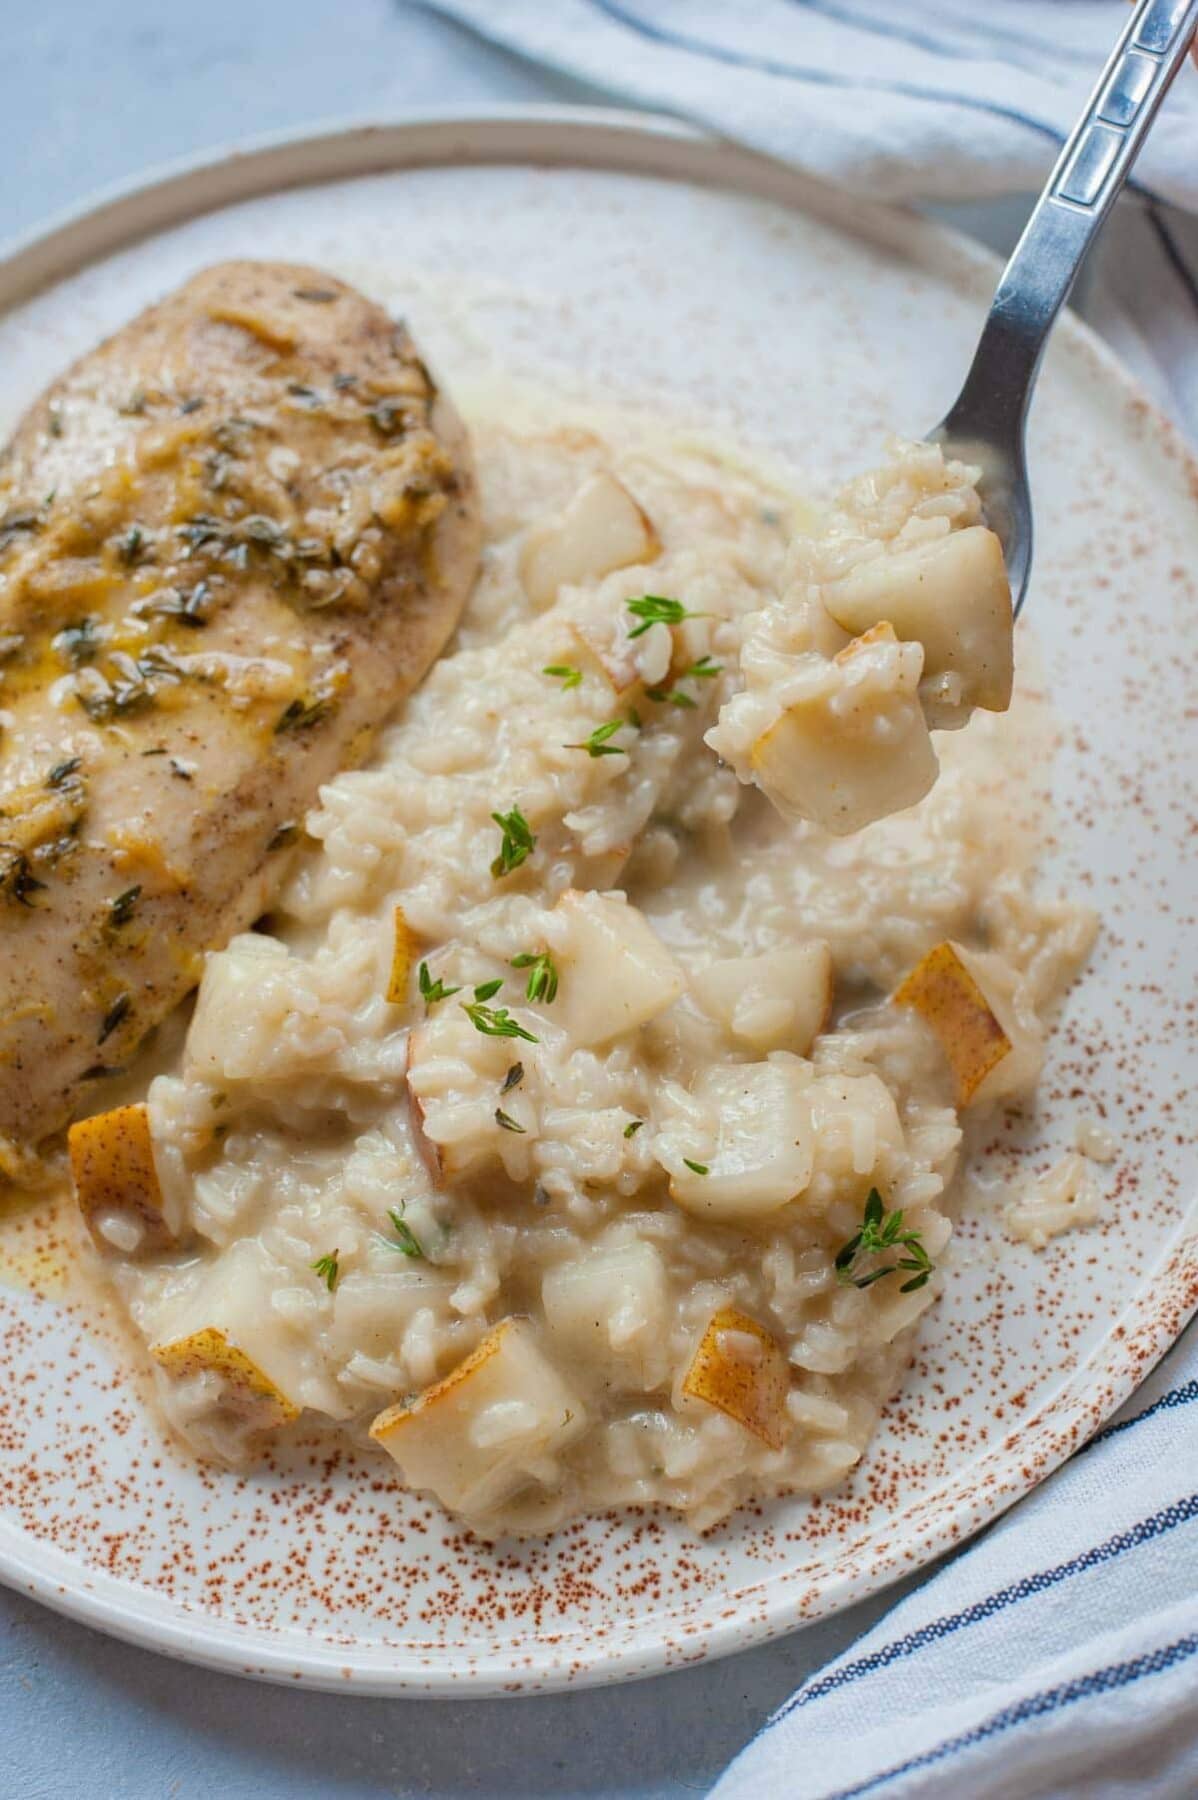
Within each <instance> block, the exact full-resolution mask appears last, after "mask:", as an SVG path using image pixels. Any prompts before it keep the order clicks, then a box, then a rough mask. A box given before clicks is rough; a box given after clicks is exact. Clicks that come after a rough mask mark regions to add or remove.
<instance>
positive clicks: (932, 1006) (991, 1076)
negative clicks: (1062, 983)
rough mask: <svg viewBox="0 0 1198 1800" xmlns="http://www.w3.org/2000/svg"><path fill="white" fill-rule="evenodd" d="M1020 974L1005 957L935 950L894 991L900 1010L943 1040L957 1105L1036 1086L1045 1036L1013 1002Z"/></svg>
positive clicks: (945, 947) (947, 946)
mask: <svg viewBox="0 0 1198 1800" xmlns="http://www.w3.org/2000/svg"><path fill="white" fill-rule="evenodd" d="M1014 988H1015V974H1014V971H1013V970H1012V969H1011V968H1010V967H1009V965H1008V964H1006V963H1005V962H1003V960H1002V958H1001V957H999V956H995V955H992V954H986V953H984V952H981V951H976V950H965V949H963V948H962V946H961V945H960V944H954V943H951V942H947V943H943V944H937V945H936V947H935V949H934V950H929V952H928V954H927V955H926V956H925V957H924V959H923V961H922V962H921V963H917V964H916V966H915V968H914V969H912V971H911V973H910V974H909V975H908V976H907V978H906V980H905V981H903V982H901V983H900V985H899V986H898V987H897V988H896V990H895V992H894V996H893V998H894V1003H895V1005H896V1006H909V1007H911V1008H912V1009H913V1010H914V1011H915V1012H917V1013H919V1015H920V1017H921V1018H923V1019H926V1021H927V1023H928V1024H929V1025H930V1026H931V1028H932V1030H933V1031H934V1032H935V1034H936V1036H937V1037H938V1038H939V1040H940V1046H941V1049H942V1050H943V1051H944V1054H945V1057H946V1058H947V1060H948V1064H949V1067H950V1068H951V1070H952V1073H953V1079H954V1081H955V1083H956V1089H957V1104H958V1105H959V1106H970V1105H978V1104H980V1103H982V1102H988V1101H992V1100H1001V1099H1006V1098H1009V1097H1010V1096H1012V1095H1014V1094H1017V1093H1025V1092H1027V1091H1028V1090H1029V1089H1030V1088H1032V1087H1034V1086H1035V1083H1036V1080H1037V1078H1038V1076H1039V1074H1040V1068H1041V1064H1042V1062H1043V1059H1044V1053H1043V1045H1042V1042H1041V1038H1040V1033H1039V1031H1038V1030H1037V1029H1036V1027H1035V1026H1034V1025H1033V1024H1031V1023H1029V1022H1027V1021H1025V1020H1023V1019H1021V1018H1020V1017H1019V1015H1018V1013H1017V1011H1016V1008H1015V1004H1014V998H1013V996H1014Z"/></svg>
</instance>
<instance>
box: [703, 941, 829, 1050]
mask: <svg viewBox="0 0 1198 1800" xmlns="http://www.w3.org/2000/svg"><path fill="white" fill-rule="evenodd" d="M691 988H692V991H693V993H694V995H695V997H696V999H697V1000H698V1001H699V1003H700V1004H701V1006H702V1007H703V1010H704V1012H707V1013H710V1015H711V1017H712V1018H713V1019H718V1020H719V1022H720V1024H721V1025H723V1026H725V1027H726V1029H727V1030H728V1031H729V1032H730V1033H731V1034H732V1036H733V1037H734V1038H739V1039H740V1040H741V1041H742V1042H743V1043H746V1044H751V1045H752V1046H753V1048H754V1049H755V1050H760V1051H762V1052H764V1051H767V1050H793V1051H794V1052H795V1054H796V1055H797V1056H806V1054H807V1052H808V1050H810V1048H811V1045H812V1042H813V1041H814V1039H815V1038H817V1037H818V1036H819V1034H820V1032H821V1031H822V1030H823V1029H824V1027H825V1026H826V1025H827V1022H828V1015H829V1013H830V1012H831V1010H832V952H831V951H830V950H829V948H828V946H827V944H826V943H824V941H823V940H822V939H820V938H813V939H812V940H811V941H810V942H809V943H806V944H792V945H788V946H787V947H786V948H785V949H783V950H767V951H765V952H763V954H762V955H760V956H732V957H728V958H727V959H726V960H724V961H721V962H713V963H709V964H708V965H707V967H706V968H705V969H701V970H700V972H699V973H698V974H697V975H696V976H694V977H693V978H692V981H691Z"/></svg>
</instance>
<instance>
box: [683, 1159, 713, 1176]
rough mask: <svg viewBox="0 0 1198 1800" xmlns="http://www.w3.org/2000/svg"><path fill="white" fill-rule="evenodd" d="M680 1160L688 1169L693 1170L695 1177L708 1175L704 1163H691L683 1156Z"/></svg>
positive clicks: (706, 1166)
mask: <svg viewBox="0 0 1198 1800" xmlns="http://www.w3.org/2000/svg"><path fill="white" fill-rule="evenodd" d="M682 1160H683V1162H684V1163H685V1164H686V1166H687V1168H688V1169H693V1170H694V1172H695V1174H696V1175H706V1174H708V1173H709V1169H708V1165H707V1164H706V1163H701V1162H692V1161H691V1159H690V1157H689V1156H684V1157H683V1159H682Z"/></svg>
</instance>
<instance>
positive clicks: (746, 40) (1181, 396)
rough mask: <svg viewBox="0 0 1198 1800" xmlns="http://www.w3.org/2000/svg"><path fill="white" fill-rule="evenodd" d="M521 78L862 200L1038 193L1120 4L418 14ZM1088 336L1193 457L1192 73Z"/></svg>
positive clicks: (668, 3)
mask: <svg viewBox="0 0 1198 1800" xmlns="http://www.w3.org/2000/svg"><path fill="white" fill-rule="evenodd" d="M424 3H425V4H426V5H429V6H431V7H432V8H433V9H434V10H436V11H439V12H441V13H444V14H445V15H447V16H448V17H450V18H454V19H457V20H459V21H460V22H461V23H463V24H466V25H469V26H472V27H473V29H474V30H476V31H477V32H479V33H481V34H482V35H484V36H486V37H488V38H490V39H491V40H492V41H493V42H494V43H497V44H502V45H504V46H505V47H506V48H508V49H510V50H514V51H516V52H518V53H519V54H520V55H522V56H525V57H527V58H529V59H530V60H533V61H535V62H538V63H541V64H545V65H548V66H550V67H552V68H554V69H557V70H560V71H562V72H564V73H565V74H568V75H572V76H574V77H576V78H577V79H579V80H581V81H585V82H587V83H589V84H590V85H591V86H592V87H596V88H600V89H604V90H606V91H607V92H608V93H611V94H613V95H615V96H617V97H618V98H620V99H621V100H624V101H628V102H631V103H633V104H636V105H639V106H645V107H651V108H654V109H656V110H658V111H661V112H668V113H673V114H675V115H677V116H679V117H681V118H685V119H689V120H691V121H693V122H694V123H696V124H700V125H705V126H707V127H709V128H710V129H711V130H713V131H716V132H719V133H722V134H723V135H724V136H726V137H730V138H735V139H736V140H737V141H738V142H741V143H745V144H750V145H752V147H753V148H754V149H756V150H761V151H764V152H765V153H766V154H768V155H770V156H777V157H781V158H783V159H784V160H786V161H790V162H794V163H799V164H801V165H802V166H803V167H804V168H807V169H812V170H814V171H816V172H817V173H818V174H821V175H827V176H828V177H829V178H830V179H832V180H834V181H840V182H843V183H844V184H845V185H846V186H848V187H852V188H855V189H857V190H858V191H860V192H862V193H868V194H872V195H873V196H874V197H875V198H879V199H884V200H886V199H889V200H909V201H921V200H922V201H928V200H961V199H978V198H984V197H986V196H991V195H997V194H1009V193H1016V192H1033V191H1035V190H1036V189H1038V188H1039V187H1040V185H1041V184H1042V182H1043V180H1044V178H1045V176H1046V175H1047V173H1048V170H1049V168H1050V166H1051V164H1052V161H1053V159H1054V157H1055V156H1056V154H1057V151H1058V150H1059V149H1060V147H1061V145H1062V144H1063V143H1064V141H1065V139H1066V137H1067V136H1068V135H1069V131H1070V129H1071V128H1072V126H1073V124H1074V121H1075V120H1076V118H1077V115H1078V113H1079V112H1080V111H1081V108H1082V106H1083V104H1084V103H1085V100H1086V96H1087V95H1088V93H1089V92H1090V90H1091V88H1092V87H1093V86H1094V83H1095V81H1096V80H1097V78H1098V75H1099V72H1100V71H1101V69H1102V66H1103V64H1104V63H1105V61H1106V59H1107V56H1108V55H1109V53H1110V51H1111V50H1112V49H1113V48H1114V45H1115V41H1116V39H1117V38H1118V35H1119V32H1120V31H1121V29H1122V27H1123V24H1124V22H1125V20H1126V17H1127V10H1126V7H1125V5H1124V4H1122V0H424ZM1096 257H1097V260H1098V262H1099V265H1100V271H1101V277H1102V279H1101V282H1100V283H1099V284H1098V285H1099V286H1100V288H1101V293H1102V300H1101V304H1100V305H1099V307H1098V308H1097V312H1096V316H1095V323H1096V324H1098V326H1099V328H1100V330H1101V331H1102V332H1103V335H1104V336H1105V337H1106V338H1107V339H1108V340H1109V341H1110V342H1111V343H1113V344H1114V346H1115V348H1116V349H1117V350H1118V351H1119V353H1120V354H1121V355H1122V356H1123V357H1124V359H1125V361H1127V362H1129V363H1130V364H1131V366H1132V367H1133V368H1134V369H1135V370H1136V372H1137V374H1138V375H1139V376H1140V378H1141V380H1142V381H1143V382H1144V384H1145V386H1146V387H1147V388H1148V390H1149V392H1150V393H1151V395H1152V397H1153V399H1154V400H1156V402H1157V404H1158V405H1161V406H1163V407H1165V409H1166V410H1167V411H1169V412H1171V413H1172V416H1173V417H1174V418H1175V419H1176V420H1177V422H1178V423H1179V424H1181V425H1182V426H1183V428H1184V429H1185V430H1186V431H1187V432H1188V435H1189V437H1190V439H1191V441H1198V70H1195V69H1185V70H1183V71H1182V73H1181V75H1180V76H1179V78H1178V79H1177V81H1175V83H1174V85H1173V89H1172V91H1171V92H1170V94H1169V95H1168V97H1167V98H1166V100H1165V103H1164V106H1163V107H1162V109H1161V113H1160V115H1159V117H1158V118H1157V120H1156V123H1155V125H1154V126H1153V129H1152V133H1151V136H1150V137H1149V139H1148V142H1147V143H1146V145H1145V146H1144V149H1143V151H1142V152H1141V155H1140V158H1139V161H1138V162H1137V164H1136V168H1135V170H1134V173H1133V176H1132V182H1131V184H1130V191H1129V193H1128V195H1127V197H1126V198H1125V199H1124V200H1123V201H1122V202H1121V203H1120V207H1119V216H1118V217H1117V218H1116V219H1114V220H1112V221H1111V223H1110V224H1109V225H1108V227H1107V230H1106V232H1105V233H1104V235H1103V239H1102V242H1101V244H1100V246H1099V249H1098V251H1097V252H1096Z"/></svg>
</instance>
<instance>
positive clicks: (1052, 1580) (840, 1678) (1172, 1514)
mask: <svg viewBox="0 0 1198 1800" xmlns="http://www.w3.org/2000/svg"><path fill="white" fill-rule="evenodd" d="M1145 1416H1146V1415H1145ZM1195 1518H1198V1493H1196V1494H1189V1495H1187V1496H1186V1498H1185V1499H1183V1500H1176V1501H1174V1502H1173V1504H1172V1505H1171V1506H1166V1507H1165V1508H1164V1509H1163V1510H1162V1511H1161V1512H1158V1513H1153V1514H1152V1516H1151V1517H1150V1518H1147V1519H1140V1520H1139V1521H1138V1522H1137V1523H1136V1524H1135V1525H1131V1526H1129V1527H1128V1528H1127V1530H1126V1531H1120V1532H1118V1533H1117V1534H1116V1536H1114V1537H1112V1538H1108V1539H1107V1540H1106V1542H1105V1543H1102V1544H1095V1545H1093V1546H1092V1547H1091V1548H1090V1549H1089V1550H1084V1551H1082V1553H1081V1554H1080V1555H1079V1556H1074V1557H1071V1558H1070V1559H1069V1561H1068V1562H1063V1563H1057V1564H1056V1565H1055V1566H1054V1567H1053V1568H1049V1569H1039V1570H1037V1572H1036V1573H1035V1574H1034V1575H1025V1576H1023V1577H1022V1578H1021V1579H1020V1580H1019V1581H1013V1582H1012V1583H1011V1584H1010V1586H1008V1587H1005V1588H998V1589H997V1590H996V1591H995V1592H994V1593H992V1594H987V1595H986V1597H985V1599H984V1600H975V1601H974V1602H973V1604H972V1605H971V1606H966V1607H963V1608H962V1610H961V1611H960V1612H956V1613H947V1614H945V1615H944V1617H943V1618H939V1619H931V1620H929V1622H928V1623H927V1624H926V1625H921V1626H920V1627H919V1629H918V1631H913V1632H911V1633H910V1634H909V1635H908V1636H907V1637H902V1638H896V1639H895V1641H894V1642H893V1643H892V1644H886V1645H884V1646H883V1647H882V1649H880V1650H874V1651H872V1652H871V1653H870V1655H868V1656H862V1657H859V1658H858V1659H857V1660H856V1661H855V1662H851V1663H845V1664H844V1665H843V1666H842V1667H841V1668H839V1669H833V1670H832V1672H831V1674H829V1675H825V1676H823V1677H821V1678H820V1679H819V1680H817V1681H813V1682H811V1683H810V1684H809V1685H808V1686H807V1687H803V1688H800V1689H799V1691H798V1693H797V1694H795V1695H793V1696H792V1698H791V1699H790V1700H788V1701H787V1703H786V1705H785V1706H783V1707H782V1708H780V1710H779V1711H778V1712H776V1713H775V1714H774V1716H773V1719H772V1720H771V1724H777V1722H778V1720H779V1719H784V1718H785V1717H786V1716H787V1714H788V1713H791V1712H794V1711H795V1709H796V1708H797V1707H800V1706H809V1705H810V1704H811V1702H812V1701H813V1700H822V1699H823V1698H824V1696H825V1695H826V1694H831V1693H834V1692H835V1691H836V1690H837V1689H838V1688H843V1687H848V1686H849V1685H850V1684H851V1683H852V1682H854V1681H858V1680H860V1678H861V1677H862V1676H863V1675H872V1674H875V1673H876V1672H877V1671H878V1670H879V1669H885V1668H887V1667H889V1665H890V1664H891V1663H895V1662H899V1661H901V1660H902V1658H904V1657H907V1656H914V1655H915V1654H916V1652H917V1651H919V1650H923V1649H926V1648H927V1646H928V1645H929V1644H934V1643H938V1642H939V1641H940V1640H941V1639H942V1638H946V1637H951V1636H952V1635H953V1633H954V1632H957V1631H960V1630H961V1629H962V1627H964V1626H966V1625H977V1624H979V1623H980V1622H981V1621H982V1620H984V1619H991V1618H993V1617H994V1615H995V1613H999V1612H1003V1611H1005V1609H1006V1608H1007V1607H1008V1606H1013V1605H1015V1604H1016V1602H1018V1601H1020V1600H1027V1599H1030V1598H1031V1597H1032V1595H1034V1594H1042V1593H1045V1592H1046V1591H1047V1590H1048V1589H1049V1588H1053V1587H1056V1586H1057V1584H1058V1583H1059V1582H1062V1581H1066V1580H1068V1578H1069V1577H1070V1576H1071V1575H1080V1574H1083V1573H1084V1572H1085V1571H1086V1570H1088V1569H1096V1568H1099V1567H1101V1565H1102V1564H1103V1563H1108V1562H1114V1561H1115V1560H1116V1558H1118V1557H1120V1556H1123V1555H1124V1554H1125V1553H1126V1552H1127V1551H1128V1550H1135V1549H1137V1548H1138V1547H1139V1545H1141V1544H1147V1543H1150V1542H1151V1541H1152V1539H1153V1538H1157V1537H1161V1536H1162V1535H1163V1534H1164V1533H1165V1532H1167V1531H1173V1530H1174V1529H1175V1528H1176V1527H1177V1526H1178V1525H1186V1524H1189V1522H1190V1521H1191V1520H1192V1519H1195Z"/></svg>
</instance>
